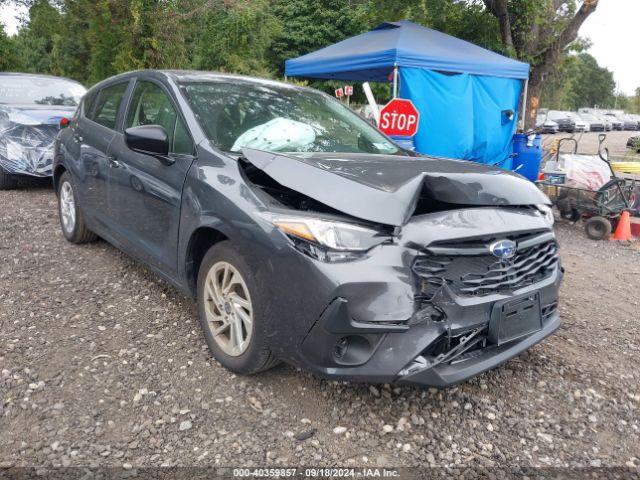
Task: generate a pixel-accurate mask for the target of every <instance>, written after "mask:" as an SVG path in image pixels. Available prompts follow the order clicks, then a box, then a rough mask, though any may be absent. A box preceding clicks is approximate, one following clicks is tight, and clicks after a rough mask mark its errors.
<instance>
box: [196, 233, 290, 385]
mask: <svg viewBox="0 0 640 480" xmlns="http://www.w3.org/2000/svg"><path fill="white" fill-rule="evenodd" d="M197 301H198V316H199V319H200V324H201V326H202V330H203V332H204V336H205V340H206V341H207V345H208V346H209V350H210V351H211V353H212V355H213V356H214V358H215V359H216V360H218V361H219V362H220V363H221V364H222V366H224V367H225V368H227V369H229V370H231V371H233V372H236V373H239V374H245V375H247V374H253V373H258V372H262V371H264V370H268V369H270V368H272V367H274V366H275V365H277V364H278V363H279V361H278V359H277V358H276V357H275V356H274V355H273V354H272V353H271V349H270V348H269V345H268V343H267V335H266V332H267V328H266V327H267V318H265V314H264V308H263V305H264V303H265V302H264V299H263V294H262V291H261V289H260V288H259V286H258V284H257V283H256V281H255V275H254V272H253V270H252V269H251V267H249V265H248V264H247V262H246V261H245V260H244V258H243V257H242V256H241V255H240V254H239V253H238V252H237V251H236V250H235V249H234V248H233V247H232V246H231V244H230V243H229V242H228V241H224V242H220V243H217V244H215V245H214V246H213V247H211V248H210V249H209V251H208V252H207V254H206V255H205V256H204V259H203V260H202V264H201V265H200V270H199V273H198V300H197Z"/></svg>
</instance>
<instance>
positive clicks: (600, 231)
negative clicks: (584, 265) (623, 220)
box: [584, 217, 612, 240]
mask: <svg viewBox="0 0 640 480" xmlns="http://www.w3.org/2000/svg"><path fill="white" fill-rule="evenodd" d="M611 230H612V226H611V222H610V221H609V220H608V219H607V218H604V217H591V218H590V219H589V220H587V221H586V222H585V224H584V231H585V232H586V234H587V237H589V238H590V239H591V240H604V239H605V238H607V237H608V236H609V235H611Z"/></svg>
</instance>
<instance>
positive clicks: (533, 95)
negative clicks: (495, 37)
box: [467, 0, 599, 127]
mask: <svg viewBox="0 0 640 480" xmlns="http://www.w3.org/2000/svg"><path fill="white" fill-rule="evenodd" d="M598 1H599V0H584V1H583V2H582V3H580V4H579V2H578V1H577V0H483V3H484V5H485V7H486V8H487V11H488V12H489V13H490V14H491V15H493V16H494V17H495V18H496V20H497V21H498V24H499V28H500V38H501V41H502V44H503V46H504V50H505V51H506V52H508V53H510V54H511V55H512V56H515V57H516V58H519V59H521V60H524V61H526V62H529V63H530V64H531V66H532V68H531V74H530V76H529V100H528V103H527V109H526V111H527V113H526V116H525V125H526V126H527V127H530V126H533V125H534V124H535V119H536V111H537V107H538V102H539V99H540V96H541V94H542V90H543V86H544V82H545V77H546V76H547V75H548V74H549V73H551V72H553V71H554V70H555V68H556V67H557V65H558V63H559V62H560V60H561V58H562V55H563V54H564V52H565V49H566V48H567V47H568V46H569V45H570V44H571V43H572V42H574V41H575V40H576V39H577V38H578V31H579V30H580V27H581V26H582V24H583V23H584V21H585V20H586V19H587V18H588V17H589V15H591V14H592V13H593V12H594V11H595V9H596V7H597V6H598ZM467 3H475V2H473V1H469V2H467Z"/></svg>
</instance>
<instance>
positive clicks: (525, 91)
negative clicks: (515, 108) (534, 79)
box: [520, 77, 529, 130]
mask: <svg viewBox="0 0 640 480" xmlns="http://www.w3.org/2000/svg"><path fill="white" fill-rule="evenodd" d="M527 90H529V77H527V79H526V80H525V81H524V95H523V97H522V99H523V102H522V115H521V116H520V129H521V130H524V116H525V115H526V114H527V94H528V93H529V92H528V91H527Z"/></svg>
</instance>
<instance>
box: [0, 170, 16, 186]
mask: <svg viewBox="0 0 640 480" xmlns="http://www.w3.org/2000/svg"><path fill="white" fill-rule="evenodd" d="M17 186H18V179H17V178H16V177H15V176H13V175H11V174H10V173H9V172H7V171H6V170H5V169H4V168H2V167H0V190H11V189H14V188H16V187H17Z"/></svg>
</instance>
